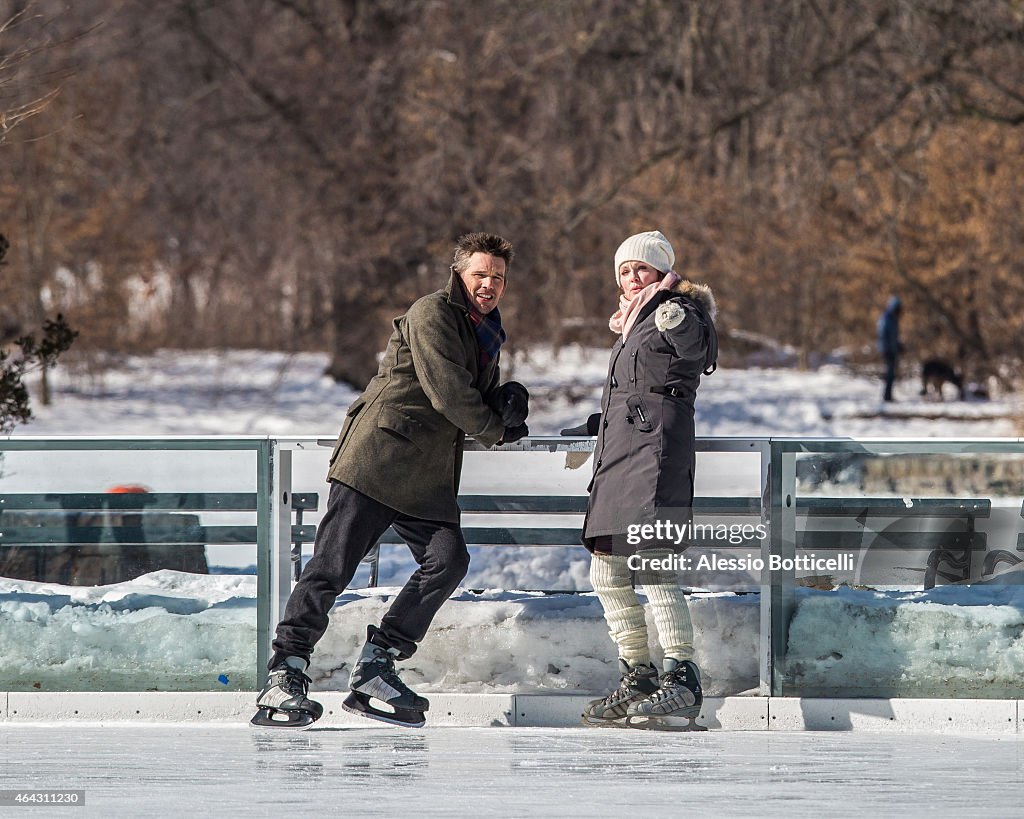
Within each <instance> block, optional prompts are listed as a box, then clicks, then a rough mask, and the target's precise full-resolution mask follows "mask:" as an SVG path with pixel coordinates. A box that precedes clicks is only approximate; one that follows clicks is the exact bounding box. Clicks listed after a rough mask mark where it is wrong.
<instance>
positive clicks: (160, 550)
mask: <svg viewBox="0 0 1024 819" xmlns="http://www.w3.org/2000/svg"><path fill="white" fill-rule="evenodd" d="M318 504H319V496H318V495H317V494H316V493H293V494H292V496H291V509H292V511H293V513H294V515H295V523H294V524H293V525H292V527H291V542H292V561H293V566H294V569H295V577H298V568H299V564H300V558H301V552H302V545H303V543H310V542H312V541H313V539H314V537H315V536H316V527H315V526H313V525H310V524H303V522H302V516H303V513H304V512H307V511H315V510H316V509H317V506H318ZM256 509H257V496H256V493H253V492H186V493H176V492H144V491H138V490H130V491H126V492H120V493H118V492H114V493H111V492H104V493H68V494H54V493H49V494H32V493H21V494H0V576H3V577H12V578H19V579H23V580H35V581H40V582H55V583H61V584H64V585H106V584H110V583H119V582H122V581H124V580H130V579H133V578H135V577H138V576H139V575H142V574H146V573H147V572H151V571H156V570H158V569H174V570H177V571H189V572H196V573H201V574H204V573H207V572H208V566H207V562H206V553H205V548H206V546H208V545H212V544H217V545H234V544H256V542H257V527H256V521H255V513H256ZM221 512H232V513H246V518H250V517H251V518H252V522H248V521H247V522H245V523H231V524H222V525H209V524H206V523H204V522H203V517H202V516H203V515H204V513H205V514H209V513H221Z"/></svg>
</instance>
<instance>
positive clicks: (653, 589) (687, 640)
mask: <svg viewBox="0 0 1024 819" xmlns="http://www.w3.org/2000/svg"><path fill="white" fill-rule="evenodd" d="M671 554H672V553H671V552H668V551H665V552H661V551H654V550H651V551H644V552H643V556H644V557H647V558H652V559H657V558H664V557H669V556H670V555H671ZM636 582H637V583H638V584H639V585H642V586H643V587H644V592H645V593H646V594H647V600H648V602H649V603H650V606H651V613H652V614H653V615H654V622H655V625H657V627H658V642H660V643H661V647H662V648H663V649H664V650H665V656H666V657H671V658H672V659H674V660H691V659H693V624H692V622H691V621H690V609H689V606H688V605H687V602H686V595H685V594H683V589H682V587H681V586H680V585H679V573H678V572H676V571H653V570H651V569H641V570H640V571H638V572H637V576H636Z"/></svg>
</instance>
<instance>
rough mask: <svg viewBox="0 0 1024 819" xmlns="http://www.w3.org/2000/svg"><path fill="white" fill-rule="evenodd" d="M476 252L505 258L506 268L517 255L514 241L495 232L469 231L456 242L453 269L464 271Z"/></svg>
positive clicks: (457, 271)
mask: <svg viewBox="0 0 1024 819" xmlns="http://www.w3.org/2000/svg"><path fill="white" fill-rule="evenodd" d="M474 253H486V254H487V255H488V256H497V257H498V258H499V259H504V260H505V267H506V269H507V268H509V267H511V266H512V258H513V257H514V256H515V255H516V254H515V251H514V250H513V249H512V243H511V242H510V241H509V240H508V239H503V238H501V237H500V236H496V235H495V234H493V233H467V234H466V235H465V236H460V237H459V240H458V241H457V242H456V243H455V259H454V260H453V261H452V269H453V270H454V271H455V272H456V273H463V272H465V270H466V267H467V266H468V265H469V258H470V256H472V255H473V254H474Z"/></svg>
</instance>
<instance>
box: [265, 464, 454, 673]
mask: <svg viewBox="0 0 1024 819" xmlns="http://www.w3.org/2000/svg"><path fill="white" fill-rule="evenodd" d="M388 526H392V527H394V530H395V531H396V532H398V534H399V535H400V536H401V537H402V539H403V540H404V541H405V542H406V543H407V544H408V546H409V549H410V550H411V551H412V555H413V557H414V558H415V559H416V562H417V563H418V564H419V568H418V569H416V571H415V572H413V574H412V577H410V578H409V581H408V582H407V583H406V584H405V587H404V588H403V589H402V591H401V592H399V594H398V596H397V597H396V598H395V599H394V602H393V603H392V604H391V608H389V609H388V612H387V614H385V615H384V618H383V619H382V620H381V624H380V628H375V627H373V626H371V627H370V629H369V632H370V638H371V639H372V641H373V642H374V643H376V644H377V645H382V646H384V647H386V648H396V649H398V651H399V652H400V653H399V655H398V659H400V660H405V659H408V658H409V657H411V656H412V655H413V653H414V652H415V651H416V644H417V643H418V642H419V641H420V640H422V639H423V637H424V635H425V634H426V633H427V629H428V628H430V623H431V621H432V620H433V619H434V615H435V614H437V611H438V609H440V608H441V605H442V604H443V603H444V601H445V600H447V599H448V597H449V596H450V595H451V593H452V592H453V591H455V589H456V587H457V586H458V585H459V582H460V581H461V580H462V578H464V577H465V576H466V572H467V571H468V570H469V550H468V549H467V548H466V540H465V538H464V537H463V535H462V529H461V528H460V527H459V525H458V524H457V523H445V522H442V521H433V520H423V519H421V518H413V517H409V516H408V515H403V514H402V513H401V512H398V511H396V510H394V509H392V508H391V507H390V506H385V505H384V504H383V503H379V502H378V501H375V500H374V499H373V498H370V497H367V496H366V495H364V494H363V493H362V492H358V491H356V490H355V489H353V488H352V487H350V486H346V485H345V484H343V483H338V482H337V481H334V482H332V483H331V492H330V496H329V497H328V499H327V511H326V513H325V514H324V517H323V520H322V521H321V522H320V526H319V528H318V530H317V533H316V543H315V544H314V546H313V557H312V558H311V559H310V561H309V563H307V564H306V568H305V569H304V570H303V572H302V576H301V577H299V581H298V583H296V584H295V588H294V589H293V590H292V594H291V597H289V598H288V605H287V606H285V610H284V617H283V618H282V619H281V622H280V623H279V624H278V626H277V637H276V638H275V640H274V653H273V655H272V656H271V658H270V662H269V664H268V667H269V668H273V667H274V666H275V665H277V664H278V663H280V662H282V661H283V660H284V658H285V657H288V656H295V657H303V658H305V659H306V660H309V657H310V655H311V654H312V653H313V646H315V645H316V643H317V641H318V640H319V639H320V638H321V637H322V636H323V634H324V632H325V631H326V630H327V623H328V613H329V612H330V610H331V607H332V606H333V605H334V601H335V598H337V596H338V595H339V594H341V593H342V592H343V591H344V590H345V589H346V588H347V587H348V584H349V583H351V582H352V578H353V577H354V576H355V573H356V570H357V569H358V568H359V563H360V561H361V560H362V559H363V558H364V557H366V555H367V554H368V553H369V551H370V549H372V548H373V545H374V544H375V543H376V542H377V539H378V538H379V537H380V536H381V535H382V534H384V531H385V530H386V529H387V528H388Z"/></svg>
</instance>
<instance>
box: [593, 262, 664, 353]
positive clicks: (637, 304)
mask: <svg viewBox="0 0 1024 819" xmlns="http://www.w3.org/2000/svg"><path fill="white" fill-rule="evenodd" d="M681 281H682V277H681V276H679V274H678V273H676V272H675V271H674V270H670V271H668V273H666V274H665V278H663V279H662V280H661V281H660V282H654V284H649V285H647V287H645V288H644V289H643V290H641V291H640V292H639V293H637V294H636V295H635V296H633V298H632V299H627V298H626V294H625V293H622V294H620V295H619V309H618V310H616V311H615V313H614V314H613V315H612V317H611V318H610V319H608V328H609V329H610V330H611V331H612V332H613V333H622V340H623V342H625V340H626V338H627V337H628V336H629V331H630V330H632V329H633V324H634V322H636V319H637V316H639V315H640V311H641V310H642V309H643V306H644V305H645V304H647V302H649V301H650V300H651V299H653V298H654V296H655V294H657V293H658V292H659V291H661V290H671V289H672V288H673V287H675V286H676V285H677V284H678V283H679V282H681Z"/></svg>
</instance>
